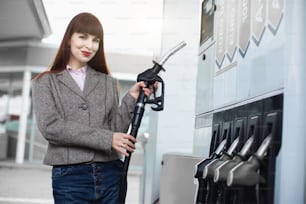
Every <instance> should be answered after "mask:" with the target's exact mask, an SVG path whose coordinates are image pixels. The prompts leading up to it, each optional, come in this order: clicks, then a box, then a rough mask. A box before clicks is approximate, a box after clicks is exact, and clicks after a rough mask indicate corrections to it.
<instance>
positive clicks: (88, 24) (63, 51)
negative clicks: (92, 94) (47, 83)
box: [35, 12, 110, 78]
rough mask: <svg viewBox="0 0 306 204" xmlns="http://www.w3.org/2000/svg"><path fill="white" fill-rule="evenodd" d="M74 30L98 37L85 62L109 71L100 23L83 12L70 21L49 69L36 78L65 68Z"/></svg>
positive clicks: (106, 72) (92, 66) (103, 70)
mask: <svg viewBox="0 0 306 204" xmlns="http://www.w3.org/2000/svg"><path fill="white" fill-rule="evenodd" d="M75 32H78V33H88V34H91V35H94V36H97V37H98V38H99V39H100V42H99V49H98V51H97V53H96V54H95V56H94V57H93V58H92V59H91V60H90V61H89V62H88V63H87V64H88V65H89V66H90V67H91V68H93V69H95V70H96V71H98V72H102V73H105V74H109V73H110V72H109V69H108V67H107V64H106V59H105V53H104V43H103V28H102V25H101V23H100V21H99V20H98V18H97V17H95V16H94V15H92V14H90V13H86V12H85V13H80V14H78V15H76V16H75V17H74V18H73V19H72V20H71V21H70V23H69V25H68V27H67V29H66V32H65V34H64V37H63V39H62V42H61V44H60V47H59V49H58V51H57V54H56V56H55V59H54V61H53V63H52V65H51V67H50V69H49V71H47V72H44V73H42V74H40V75H39V76H38V78H39V77H40V76H41V75H43V74H45V73H50V72H52V73H56V72H60V71H62V70H64V69H65V68H66V65H67V63H68V61H69V57H70V45H69V41H70V38H71V36H72V34H73V33H75ZM35 78H36V77H35Z"/></svg>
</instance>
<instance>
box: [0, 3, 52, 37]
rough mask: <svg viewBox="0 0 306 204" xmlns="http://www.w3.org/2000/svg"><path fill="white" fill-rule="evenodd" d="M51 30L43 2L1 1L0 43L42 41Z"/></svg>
mask: <svg viewBox="0 0 306 204" xmlns="http://www.w3.org/2000/svg"><path fill="white" fill-rule="evenodd" d="M50 34H51V28H50V25H49V22H48V18H47V15H46V12H45V9H44V6H43V3H42V1H41V0H1V1H0V43H3V42H6V43H7V42H10V41H13V42H16V41H27V40H39V41H40V40H41V39H42V38H44V37H47V36H48V35H50Z"/></svg>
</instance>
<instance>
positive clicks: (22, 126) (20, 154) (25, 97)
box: [16, 69, 31, 164]
mask: <svg viewBox="0 0 306 204" xmlns="http://www.w3.org/2000/svg"><path fill="white" fill-rule="evenodd" d="M30 89H31V72H30V71H29V70H27V69H26V70H25V71H24V74H23V88H22V111H21V114H20V120H19V129H18V138H17V150H16V163H18V164H22V163H23V162H24V152H25V145H26V131H27V121H28V118H27V117H28V113H29V108H30V106H29V105H30Z"/></svg>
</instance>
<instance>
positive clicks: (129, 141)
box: [112, 132, 136, 156]
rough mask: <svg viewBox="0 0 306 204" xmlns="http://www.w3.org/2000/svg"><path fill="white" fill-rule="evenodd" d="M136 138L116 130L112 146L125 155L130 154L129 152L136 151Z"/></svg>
mask: <svg viewBox="0 0 306 204" xmlns="http://www.w3.org/2000/svg"><path fill="white" fill-rule="evenodd" d="M135 143H136V138H135V137H133V136H131V135H129V134H125V133H121V132H114V134H113V141H112V148H113V149H114V150H116V151H117V152H119V153H120V154H122V155H124V156H129V154H128V152H127V151H129V152H134V150H135V145H134V144H135Z"/></svg>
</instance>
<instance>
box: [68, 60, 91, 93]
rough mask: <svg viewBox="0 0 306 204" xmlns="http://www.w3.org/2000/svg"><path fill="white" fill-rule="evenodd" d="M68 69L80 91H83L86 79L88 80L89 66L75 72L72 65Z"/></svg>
mask: <svg viewBox="0 0 306 204" xmlns="http://www.w3.org/2000/svg"><path fill="white" fill-rule="evenodd" d="M66 69H67V71H68V72H69V74H70V75H71V77H72V78H73V79H74V81H75V82H76V83H77V85H78V86H79V87H80V89H81V90H82V91H83V90H84V84H85V78H86V69H87V66H84V67H81V68H79V69H77V70H73V69H72V67H71V66H70V65H67V66H66Z"/></svg>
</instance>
